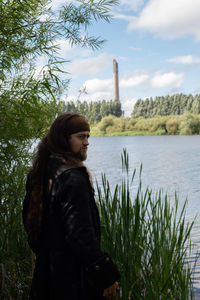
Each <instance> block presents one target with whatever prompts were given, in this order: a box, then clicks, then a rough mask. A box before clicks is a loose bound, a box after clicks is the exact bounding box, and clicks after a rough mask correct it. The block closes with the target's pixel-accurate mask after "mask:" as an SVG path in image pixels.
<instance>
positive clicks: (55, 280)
mask: <svg viewBox="0 0 200 300" xmlns="http://www.w3.org/2000/svg"><path fill="white" fill-rule="evenodd" d="M89 136H90V127H89V124H88V122H87V121H86V119H85V118H84V117H83V116H81V115H79V114H74V113H64V114H62V115H61V116H59V117H58V118H57V119H56V120H55V121H54V122H53V124H52V125H51V128H50V130H49V132H48V134H47V135H46V136H45V137H44V138H43V139H42V140H41V142H40V143H39V145H38V150H37V152H36V154H35V157H34V160H33V165H32V169H31V171H30V173H29V176H28V179H27V185H26V189H27V193H26V197H25V199H24V206H23V221H24V226H25V229H26V231H27V233H28V242H29V245H30V247H31V248H32V250H33V251H34V252H35V254H36V264H35V270H34V275H33V280H32V286H31V292H30V299H31V300H32V299H37V300H65V299H66V300H97V299H105V297H112V296H115V295H116V290H117V287H118V283H117V280H118V279H119V272H118V270H117V268H116V266H115V264H114V263H113V261H112V259H111V258H110V257H109V255H108V254H106V253H104V252H103V251H102V249H101V246H100V221H99V213H98V209H97V206H96V203H95V200H94V190H93V187H92V179H91V176H90V174H89V172H88V170H87V168H86V167H85V166H84V164H83V161H84V160H85V159H86V158H87V148H88V145H89V142H88V139H89Z"/></svg>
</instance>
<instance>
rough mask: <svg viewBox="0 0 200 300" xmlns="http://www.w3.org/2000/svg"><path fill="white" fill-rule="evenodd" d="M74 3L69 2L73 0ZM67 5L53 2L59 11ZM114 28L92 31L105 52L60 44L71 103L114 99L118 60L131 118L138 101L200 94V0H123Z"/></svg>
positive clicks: (124, 100) (125, 104)
mask: <svg viewBox="0 0 200 300" xmlns="http://www.w3.org/2000/svg"><path fill="white" fill-rule="evenodd" d="M68 2H69V1H68ZM64 3H66V1H63V0H53V1H52V7H53V9H56V8H58V7H59V6H60V5H62V4H64ZM112 14H113V20H112V21H111V23H110V24H108V23H103V22H101V23H99V24H95V23H94V24H93V25H92V27H91V28H90V29H89V33H91V34H93V35H97V36H99V35H100V36H102V37H103V38H105V39H106V40H107V41H106V43H105V44H104V46H103V47H102V48H101V50H98V51H96V52H93V51H91V50H88V49H80V48H77V47H74V48H73V49H72V48H71V47H70V45H69V44H68V42H66V41H64V40H60V41H58V44H59V45H60V54H61V55H62V56H63V57H64V58H65V59H66V60H70V62H68V63H67V64H66V65H65V70H66V71H68V72H69V73H70V74H69V77H70V78H71V82H70V85H69V90H68V96H67V98H64V99H63V100H64V101H67V100H76V99H77V98H78V94H79V92H78V91H79V90H80V89H82V88H83V87H85V88H86V91H87V94H82V95H81V97H80V100H81V101H84V100H86V101H97V100H103V99H105V100H110V99H113V59H116V60H117V62H118V65H119V88H120V100H121V103H122V108H123V109H124V111H125V115H126V116H130V114H131V112H132V110H133V106H134V104H135V102H136V100H137V99H139V98H141V99H145V98H146V97H153V98H154V97H155V96H165V95H168V94H169V95H172V94H174V93H185V94H190V93H191V94H196V93H200V0H121V2H120V5H119V6H118V7H116V8H115V9H113V11H112Z"/></svg>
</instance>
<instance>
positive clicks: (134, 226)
mask: <svg viewBox="0 0 200 300" xmlns="http://www.w3.org/2000/svg"><path fill="white" fill-rule="evenodd" d="M129 173H130V172H129V161H128V154H127V152H126V150H124V151H123V154H122V180H121V184H119V185H116V186H115V187H114V189H113V190H112V189H111V187H110V184H109V181H108V180H107V178H106V176H105V175H102V183H101V185H100V184H99V183H97V195H98V205H99V209H100V215H101V222H102V247H103V249H105V251H107V252H109V253H110V254H111V256H112V257H113V259H114V261H115V262H116V263H117V265H118V268H119V270H120V273H121V279H120V293H119V295H118V296H117V297H116V299H123V300H128V299H134V300H135V299H149V300H150V299H151V300H152V299H154V300H156V299H159V300H160V299H181V300H184V299H193V293H192V276H193V272H194V266H193V265H192V262H191V263H189V261H191V255H192V254H191V250H192V243H191V240H190V233H191V229H192V226H193V223H194V221H193V222H192V223H191V224H188V223H186V220H185V211H186V202H185V203H184V205H183V207H182V209H181V211H179V209H178V197H177V195H175V199H174V200H175V201H174V205H173V207H172V206H171V204H170V201H169V199H168V196H167V195H164V194H163V192H162V191H159V192H158V193H156V194H153V193H152V191H151V190H150V189H148V188H147V189H146V190H145V191H143V189H142V181H141V173H142V168H141V169H140V172H139V185H138V189H137V191H136V193H134V194H135V195H132V194H133V193H132V192H131V186H132V185H133V182H134V179H135V174H136V171H134V172H133V174H132V175H130V174H129Z"/></svg>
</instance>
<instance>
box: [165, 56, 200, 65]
mask: <svg viewBox="0 0 200 300" xmlns="http://www.w3.org/2000/svg"><path fill="white" fill-rule="evenodd" d="M167 61H168V62H172V63H175V64H183V65H195V64H200V57H197V56H192V55H186V56H175V57H172V58H170V59H168V60H167Z"/></svg>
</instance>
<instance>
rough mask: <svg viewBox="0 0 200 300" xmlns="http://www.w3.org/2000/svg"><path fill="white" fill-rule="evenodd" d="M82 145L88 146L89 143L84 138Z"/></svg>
mask: <svg viewBox="0 0 200 300" xmlns="http://www.w3.org/2000/svg"><path fill="white" fill-rule="evenodd" d="M83 143H84V145H86V146H88V145H89V141H88V138H87V137H86V138H85V139H84V141H83Z"/></svg>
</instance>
